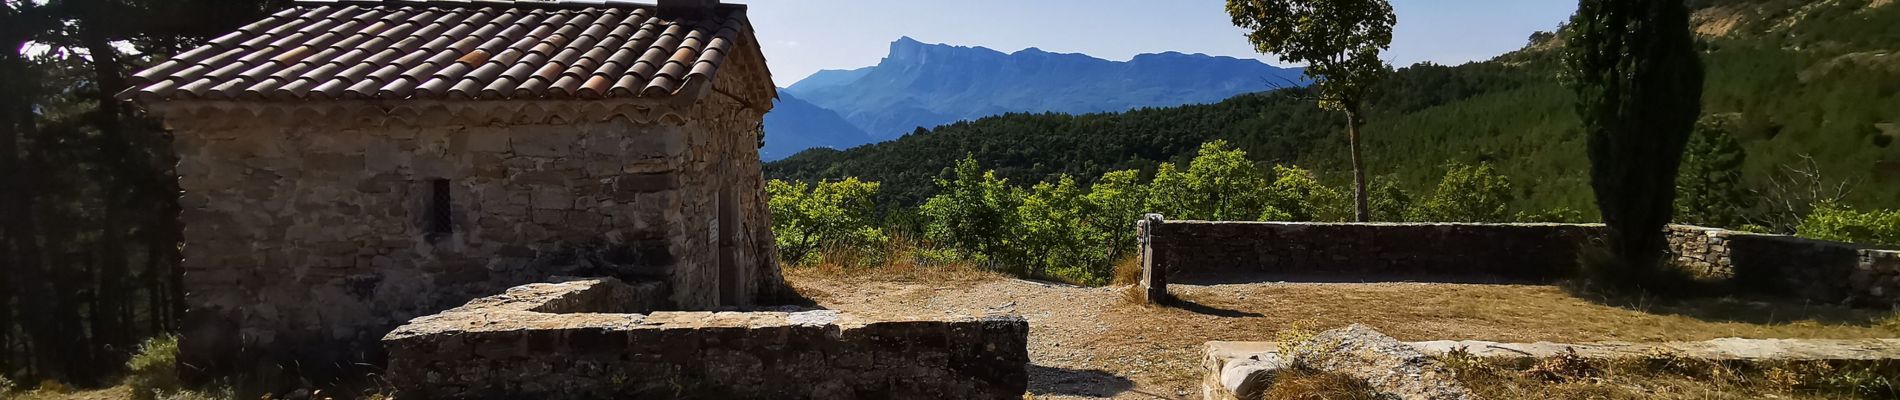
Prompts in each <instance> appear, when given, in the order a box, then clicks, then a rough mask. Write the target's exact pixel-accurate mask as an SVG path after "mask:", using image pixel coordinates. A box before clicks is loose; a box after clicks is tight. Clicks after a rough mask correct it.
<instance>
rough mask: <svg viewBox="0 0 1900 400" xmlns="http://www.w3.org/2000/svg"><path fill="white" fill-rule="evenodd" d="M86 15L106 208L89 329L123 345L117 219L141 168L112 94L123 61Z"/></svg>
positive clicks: (107, 344) (101, 342)
mask: <svg viewBox="0 0 1900 400" xmlns="http://www.w3.org/2000/svg"><path fill="white" fill-rule="evenodd" d="M89 17H91V18H88V19H89V20H88V21H81V22H80V32H79V36H80V41H81V42H83V43H84V44H85V46H86V52H87V54H88V55H90V56H91V57H90V59H91V60H90V61H91V67H92V73H93V82H94V83H95V84H96V85H97V90H98V92H97V93H93V100H94V101H96V102H98V108H97V109H95V110H93V116H92V117H93V118H92V124H93V126H94V127H95V128H98V129H99V139H100V141H99V153H100V155H101V157H100V158H101V159H100V160H99V163H100V164H101V165H102V166H103V167H104V170H105V172H106V174H105V175H106V176H104V177H101V179H100V182H99V185H100V187H101V189H102V193H103V196H101V197H102V198H101V199H100V202H101V206H102V207H103V208H104V211H105V212H104V220H103V221H102V222H103V223H102V224H101V225H102V226H101V231H100V235H99V252H100V257H102V259H101V260H100V264H99V271H98V274H99V276H100V279H99V281H98V282H99V285H98V287H97V288H95V289H96V290H97V292H96V296H97V297H98V298H97V299H96V301H97V304H98V305H99V307H98V308H94V309H91V310H89V311H91V312H92V313H93V314H101V315H100V316H96V317H95V318H94V320H95V321H99V322H101V323H99V324H95V325H93V326H92V327H91V330H92V332H93V334H94V335H96V337H95V339H97V340H98V341H97V342H96V343H93V345H94V348H95V349H106V348H110V349H125V348H127V347H129V346H130V345H131V343H130V342H131V341H130V339H129V338H130V336H128V335H126V332H125V329H124V328H126V327H124V326H120V324H118V322H119V319H118V316H119V315H120V314H121V313H123V312H124V310H125V309H126V308H127V307H126V305H127V304H126V303H127V302H128V300H129V298H130V297H129V296H128V295H127V293H126V292H127V291H128V290H127V289H128V288H126V287H125V285H124V283H125V279H126V277H127V276H128V275H129V274H128V273H127V272H128V265H127V264H128V263H127V261H126V260H127V258H126V252H125V229H124V226H125V224H123V223H122V222H123V221H121V220H120V219H122V218H125V216H124V214H125V213H124V212H123V208H124V207H125V204H124V201H123V199H125V198H126V196H125V191H126V190H128V189H131V188H132V187H134V186H135V185H132V183H133V182H136V181H137V180H140V178H141V177H140V176H139V175H141V172H143V171H140V170H139V169H138V168H131V162H130V160H131V159H132V154H131V153H132V152H131V151H130V150H131V146H130V143H128V142H127V140H128V138H127V136H126V134H125V124H124V123H123V121H124V116H125V113H124V107H121V106H120V105H119V100H118V99H115V98H113V95H115V94H118V93H119V91H121V90H125V87H126V83H125V75H124V73H123V72H124V66H122V65H120V64H119V50H118V49H115V48H113V47H112V42H111V40H110V39H109V38H107V37H106V35H105V33H104V32H103V31H102V29H103V27H101V26H99V24H100V22H98V21H100V20H102V19H104V18H103V17H102V16H99V15H91V16H89ZM112 356H117V354H113V355H112Z"/></svg>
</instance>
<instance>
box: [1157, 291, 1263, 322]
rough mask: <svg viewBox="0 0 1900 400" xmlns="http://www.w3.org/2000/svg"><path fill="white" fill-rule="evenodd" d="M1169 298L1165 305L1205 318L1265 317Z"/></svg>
mask: <svg viewBox="0 0 1900 400" xmlns="http://www.w3.org/2000/svg"><path fill="white" fill-rule="evenodd" d="M1171 297H1172V298H1170V299H1168V302H1167V305H1168V306H1169V307H1174V308H1179V309H1182V310H1186V311H1188V312H1192V313H1195V314H1201V315H1206V316H1211V317H1221V318H1255V317H1264V316H1266V315H1265V314H1261V313H1257V312H1251V311H1240V310H1230V309H1225V308H1220V307H1215V306H1210V305H1206V304H1201V303H1197V302H1194V300H1189V299H1187V298H1183V297H1179V296H1171Z"/></svg>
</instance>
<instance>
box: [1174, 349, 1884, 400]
mask: <svg viewBox="0 0 1900 400" xmlns="http://www.w3.org/2000/svg"><path fill="white" fill-rule="evenodd" d="M1404 345H1406V346H1408V347H1410V348H1412V349H1414V350H1415V351H1417V352H1418V353H1422V354H1425V355H1429V356H1442V355H1445V354H1446V353H1449V352H1451V351H1453V350H1455V349H1464V351H1466V352H1468V353H1470V354H1471V355H1473V356H1476V357H1481V358H1490V359H1541V358H1547V357H1551V356H1555V355H1559V354H1563V353H1565V352H1568V351H1570V350H1571V349H1575V350H1576V352H1577V355H1579V356H1582V357H1584V358H1586V359H1594V360H1616V359H1638V358H1647V357H1654V356H1656V355H1657V354H1669V355H1672V356H1675V357H1681V358H1686V359H1695V360H1707V361H1720V362H1754V361H1770V360H1772V361H1883V360H1900V339H1740V338H1725V339H1715V340H1707V341H1699V342H1659V343H1632V342H1595V343H1551V342H1536V343H1499V342H1487V341H1476V340H1437V341H1425V342H1405V343H1404ZM1280 347H1281V346H1280V344H1279V343H1278V342H1207V344H1206V345H1205V346H1204V347H1203V349H1202V362H1201V365H1202V368H1203V370H1204V372H1205V373H1206V374H1207V375H1206V377H1205V378H1204V379H1203V380H1202V385H1201V386H1202V395H1203V396H1202V397H1203V398H1206V399H1208V400H1232V399H1245V398H1257V397H1258V396H1259V394H1260V393H1264V392H1265V391H1266V390H1267V388H1268V387H1269V386H1271V385H1272V382H1273V379H1274V378H1275V377H1276V375H1277V374H1278V373H1279V370H1280V369H1282V368H1286V367H1288V366H1290V365H1291V363H1290V362H1289V360H1288V359H1287V357H1286V356H1283V355H1281V354H1279V351H1280ZM1401 375H1403V374H1401ZM1399 398H1408V399H1409V398H1415V397H1406V396H1400V397H1399Z"/></svg>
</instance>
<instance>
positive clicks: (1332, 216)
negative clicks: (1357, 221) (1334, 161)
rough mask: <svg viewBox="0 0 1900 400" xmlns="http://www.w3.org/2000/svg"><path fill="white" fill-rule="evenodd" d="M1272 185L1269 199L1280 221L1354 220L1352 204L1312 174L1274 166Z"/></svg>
mask: <svg viewBox="0 0 1900 400" xmlns="http://www.w3.org/2000/svg"><path fill="white" fill-rule="evenodd" d="M1273 175H1274V179H1273V184H1272V185H1270V186H1268V187H1267V189H1268V191H1269V192H1268V195H1267V196H1268V198H1269V199H1270V200H1269V203H1270V205H1271V206H1272V208H1273V210H1272V211H1274V212H1278V213H1281V215H1279V216H1278V217H1279V218H1275V219H1273V220H1278V221H1329V222H1332V221H1346V220H1349V219H1351V218H1352V212H1353V211H1352V206H1351V205H1350V204H1349V202H1350V200H1348V199H1347V198H1346V196H1345V195H1342V194H1340V193H1339V191H1337V190H1333V188H1330V187H1326V185H1323V184H1320V182H1319V179H1318V178H1317V177H1315V176H1314V175H1313V171H1308V170H1305V169H1301V168H1300V167H1288V166H1281V165H1275V166H1273Z"/></svg>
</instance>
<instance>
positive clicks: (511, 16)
mask: <svg viewBox="0 0 1900 400" xmlns="http://www.w3.org/2000/svg"><path fill="white" fill-rule="evenodd" d="M656 13H657V10H656V6H653V5H650V4H640V3H631V2H625V1H622V0H592V1H576V0H420V1H418V0H389V1H378V0H343V1H334V0H333V1H326V2H310V1H305V2H299V3H297V5H296V6H294V7H292V8H290V9H286V10H284V11H282V12H278V13H276V14H275V15H272V16H270V17H268V18H265V19H264V20H262V21H257V22H255V23H252V24H250V25H247V26H245V27H243V28H240V29H239V30H238V31H236V32H232V33H230V34H226V35H224V36H221V37H218V38H216V39H212V40H211V41H210V43H208V44H206V45H204V46H202V47H199V48H197V49H193V50H191V51H189V52H185V53H183V54H179V55H178V56H177V57H174V58H172V59H171V60H169V61H166V62H164V63H161V64H158V65H156V66H153V67H151V68H149V69H146V70H144V71H142V72H139V73H137V74H135V75H133V76H132V83H133V84H134V86H133V88H132V89H130V90H127V91H126V93H124V94H122V95H121V96H122V97H131V98H136V99H139V100H142V101H148V102H149V101H166V100H251V101H300V100H336V99H400V100H416V99H421V100H502V99H601V98H661V97H670V96H673V95H675V94H679V93H697V92H692V91H689V89H694V88H696V87H697V86H699V85H710V84H711V82H712V81H713V77H714V74H715V73H717V72H718V71H719V69H720V66H721V64H722V62H724V61H725V60H726V59H727V58H728V57H729V56H731V54H729V53H733V52H736V51H740V49H738V47H739V46H738V45H737V44H735V43H736V42H738V41H740V40H751V38H750V36H749V35H750V29H751V28H750V26H749V22H747V20H746V18H745V8H744V6H732V5H722V6H718V8H716V9H715V11H714V12H713V14H714V15H713V17H712V18H710V19H705V20H668V19H662V18H659V17H657V16H656ZM749 51H756V50H755V49H754V50H749ZM762 79H770V78H769V77H766V78H762Z"/></svg>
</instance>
